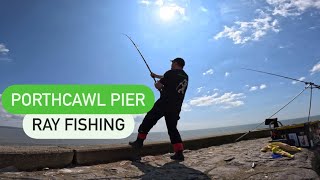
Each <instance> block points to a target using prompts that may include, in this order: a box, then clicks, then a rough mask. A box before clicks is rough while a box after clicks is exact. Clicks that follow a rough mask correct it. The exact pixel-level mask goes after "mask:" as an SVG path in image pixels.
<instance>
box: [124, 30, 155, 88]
mask: <svg viewBox="0 0 320 180" xmlns="http://www.w3.org/2000/svg"><path fill="white" fill-rule="evenodd" d="M122 34H123V35H125V36H127V38H128V39H129V40H130V41H131V42H132V44H133V45H134V47H135V48H136V49H137V50H138V52H139V54H140V56H141V57H142V59H143V61H144V63H145V64H146V66H147V68H148V70H149V72H150V74H151V73H152V71H151V69H150V67H149V65H148V63H147V61H146V60H145V59H144V57H143V55H142V53H141V52H140V50H139V48H138V46H137V45H136V43H134V41H133V40H132V39H131V38H130V37H129V36H128V35H127V34H124V33H122ZM152 78H153V80H154V82H155V83H156V82H157V81H156V78H154V77H152Z"/></svg>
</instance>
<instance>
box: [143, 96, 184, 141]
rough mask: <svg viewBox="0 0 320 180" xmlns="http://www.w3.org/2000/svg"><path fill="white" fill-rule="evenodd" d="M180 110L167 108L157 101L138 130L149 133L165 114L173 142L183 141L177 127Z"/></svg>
mask: <svg viewBox="0 0 320 180" xmlns="http://www.w3.org/2000/svg"><path fill="white" fill-rule="evenodd" d="M179 114H180V112H171V111H168V110H166V107H165V105H161V104H160V103H158V102H156V103H155V104H154V106H153V107H152V109H151V110H150V111H149V112H148V113H147V115H146V116H145V117H144V119H143V121H142V123H141V125H140V126H139V129H138V132H139V133H144V134H148V133H149V131H150V130H151V128H152V127H153V126H154V125H155V124H157V122H158V120H159V119H160V118H162V117H163V116H164V118H165V121H166V125H167V129H168V134H169V136H170V141H171V144H176V143H182V140H181V136H180V133H179V131H178V129H177V124H178V120H179V119H180V117H179Z"/></svg>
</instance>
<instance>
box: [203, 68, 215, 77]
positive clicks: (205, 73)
mask: <svg viewBox="0 0 320 180" xmlns="http://www.w3.org/2000/svg"><path fill="white" fill-rule="evenodd" d="M202 74H203V75H204V76H205V75H208V74H209V75H212V74H213V69H209V70H207V71H206V72H204V73H202Z"/></svg>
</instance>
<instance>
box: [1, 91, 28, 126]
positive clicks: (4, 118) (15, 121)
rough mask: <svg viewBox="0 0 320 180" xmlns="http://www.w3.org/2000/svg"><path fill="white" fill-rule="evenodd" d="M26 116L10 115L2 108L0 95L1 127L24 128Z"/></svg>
mask: <svg viewBox="0 0 320 180" xmlns="http://www.w3.org/2000/svg"><path fill="white" fill-rule="evenodd" d="M23 117H24V115H18V114H10V113H8V112H7V111H6V110H5V109H4V108H3V106H2V94H0V126H13V127H22V120H23Z"/></svg>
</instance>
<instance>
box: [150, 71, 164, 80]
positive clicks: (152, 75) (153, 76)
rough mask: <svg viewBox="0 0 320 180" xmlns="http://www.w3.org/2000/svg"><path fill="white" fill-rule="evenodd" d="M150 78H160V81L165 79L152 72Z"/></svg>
mask: <svg viewBox="0 0 320 180" xmlns="http://www.w3.org/2000/svg"><path fill="white" fill-rule="evenodd" d="M150 76H151V77H152V78H158V79H161V78H163V75H158V74H155V73H153V72H151V74H150Z"/></svg>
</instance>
